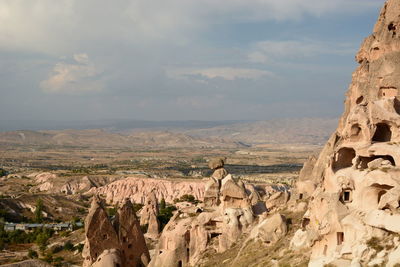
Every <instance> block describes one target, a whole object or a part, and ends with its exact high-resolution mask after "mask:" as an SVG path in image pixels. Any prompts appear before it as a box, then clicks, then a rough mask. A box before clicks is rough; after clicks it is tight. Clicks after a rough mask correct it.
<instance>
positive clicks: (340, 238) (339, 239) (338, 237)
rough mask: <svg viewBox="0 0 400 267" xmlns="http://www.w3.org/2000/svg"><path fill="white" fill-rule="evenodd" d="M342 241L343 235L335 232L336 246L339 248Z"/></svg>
mask: <svg viewBox="0 0 400 267" xmlns="http://www.w3.org/2000/svg"><path fill="white" fill-rule="evenodd" d="M343 241H344V233H343V232H337V244H338V246H340V245H341V244H343Z"/></svg>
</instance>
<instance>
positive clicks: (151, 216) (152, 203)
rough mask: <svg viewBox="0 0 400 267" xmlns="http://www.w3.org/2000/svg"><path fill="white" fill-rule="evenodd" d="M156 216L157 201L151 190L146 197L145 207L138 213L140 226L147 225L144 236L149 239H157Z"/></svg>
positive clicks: (157, 223)
mask: <svg viewBox="0 0 400 267" xmlns="http://www.w3.org/2000/svg"><path fill="white" fill-rule="evenodd" d="M157 215H159V209H158V201H157V197H156V193H155V192H154V190H152V191H151V192H150V193H149V194H148V195H147V197H146V201H145V205H144V206H143V208H142V210H141V211H140V225H141V226H145V225H147V233H146V236H147V237H149V238H157V237H158V234H159V233H160V222H159V221H158V219H157Z"/></svg>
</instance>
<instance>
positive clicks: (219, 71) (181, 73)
mask: <svg viewBox="0 0 400 267" xmlns="http://www.w3.org/2000/svg"><path fill="white" fill-rule="evenodd" d="M167 75H168V76H169V77H171V78H175V79H182V78H188V76H194V75H201V76H203V77H205V78H208V79H213V78H222V79H225V80H228V81H233V80H236V79H249V80H257V79H260V78H262V77H265V76H270V77H271V76H274V74H273V73H272V72H270V71H266V70H259V69H248V68H231V67H223V68H204V69H173V70H168V71H167Z"/></svg>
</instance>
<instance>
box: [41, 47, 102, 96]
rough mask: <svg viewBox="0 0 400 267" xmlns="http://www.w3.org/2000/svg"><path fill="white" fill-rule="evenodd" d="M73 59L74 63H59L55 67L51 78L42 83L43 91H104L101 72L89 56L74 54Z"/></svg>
mask: <svg viewBox="0 0 400 267" xmlns="http://www.w3.org/2000/svg"><path fill="white" fill-rule="evenodd" d="M73 59H74V62H73V63H66V62H59V63H57V64H56V65H55V66H54V68H53V70H52V72H51V73H50V75H49V78H48V79H47V80H44V81H42V82H41V83H40V87H41V88H42V90H43V91H45V92H49V93H73V94H75V93H82V92H90V91H100V90H102V89H103V86H104V85H103V82H102V81H101V80H100V78H99V75H100V74H101V71H100V70H98V68H96V66H95V65H94V64H93V63H92V62H90V60H89V57H88V55H87V54H84V53H82V54H74V55H73Z"/></svg>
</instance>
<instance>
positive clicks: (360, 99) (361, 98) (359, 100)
mask: <svg viewBox="0 0 400 267" xmlns="http://www.w3.org/2000/svg"><path fill="white" fill-rule="evenodd" d="M363 100H364V97H363V96H360V97H358V98H357V100H356V104H357V105H359V104H361V103H362V102H363Z"/></svg>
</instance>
